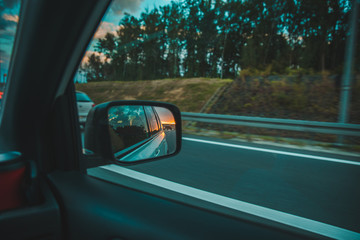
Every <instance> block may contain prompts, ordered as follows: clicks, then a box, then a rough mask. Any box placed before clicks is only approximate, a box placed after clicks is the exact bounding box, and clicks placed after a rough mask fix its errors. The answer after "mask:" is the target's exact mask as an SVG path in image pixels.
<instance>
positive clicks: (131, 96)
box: [76, 78, 232, 112]
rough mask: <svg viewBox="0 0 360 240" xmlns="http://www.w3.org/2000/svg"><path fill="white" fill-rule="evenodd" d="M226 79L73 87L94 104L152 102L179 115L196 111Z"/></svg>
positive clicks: (171, 80)
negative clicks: (173, 108) (172, 106)
mask: <svg viewBox="0 0 360 240" xmlns="http://www.w3.org/2000/svg"><path fill="white" fill-rule="evenodd" d="M231 82H232V80H230V79H214V78H190V79H163V80H152V81H131V82H120V81H112V82H91V83H86V84H76V90H79V91H82V92H85V93H87V94H88V95H89V97H90V98H91V99H92V100H93V101H94V102H95V103H96V104H99V103H103V102H109V101H115V100H152V101H163V102H169V103H173V104H175V105H177V106H178V107H179V108H180V110H181V111H183V112H199V111H200V110H201V108H202V107H203V106H204V104H205V103H206V102H207V101H208V100H209V99H210V98H211V96H212V95H213V94H214V93H215V92H216V91H217V90H218V89H219V88H221V87H223V86H224V85H226V84H229V83H231Z"/></svg>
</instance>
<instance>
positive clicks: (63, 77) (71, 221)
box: [0, 0, 321, 239]
mask: <svg viewBox="0 0 360 240" xmlns="http://www.w3.org/2000/svg"><path fill="white" fill-rule="evenodd" d="M108 4H109V2H108V1H96V0H86V1H85V0H79V1H76V2H74V1H69V0H65V1H51V2H50V1H47V0H36V1H31V3H30V1H24V2H23V6H22V11H21V16H20V19H21V20H20V22H19V30H18V34H17V39H16V43H15V46H14V56H13V62H12V65H11V68H10V74H9V83H8V86H7V89H6V92H7V95H6V96H5V100H4V101H5V104H4V106H3V116H2V122H1V127H0V131H1V132H0V133H1V144H0V145H1V148H2V149H1V150H2V152H10V151H14V150H16V151H18V152H20V153H21V154H22V156H23V159H24V161H25V162H26V163H27V164H28V165H27V166H28V176H29V178H28V181H27V186H25V188H26V189H32V190H31V192H35V194H34V196H38V197H34V198H31V197H30V198H29V199H28V202H27V204H25V205H23V206H21V207H20V208H18V209H12V210H8V211H7V212H2V213H1V215H0V229H1V234H2V235H3V236H4V239H303V238H314V237H317V238H320V237H321V236H320V235H317V234H316V233H313V232H312V233H311V232H308V231H305V230H302V229H299V228H295V227H292V226H289V225H286V224H283V223H279V222H274V221H271V220H268V219H264V218H261V217H258V216H254V215H251V214H247V213H244V212H239V211H235V210H234V209H230V208H227V207H226V206H224V205H219V204H216V200H214V201H212V202H211V201H205V200H204V199H201V198H196V197H194V196H193V195H188V194H184V192H182V191H180V189H179V188H181V186H179V185H176V184H175V185H171V186H170V187H167V188H166V187H159V186H156V185H153V184H150V183H148V182H146V181H144V180H141V179H140V178H137V179H136V176H140V175H139V174H137V173H135V172H132V171H130V170H126V169H123V168H117V166H113V165H108V166H105V167H93V168H89V169H87V168H88V167H87V166H88V164H89V161H90V159H88V158H87V157H86V156H84V155H83V154H82V146H81V131H80V128H79V121H78V115H77V106H76V98H75V88H74V84H73V81H72V80H73V75H74V72H75V70H76V68H77V66H78V63H79V62H80V59H81V57H82V55H83V53H84V51H85V48H86V46H87V43H88V42H89V40H90V38H91V36H92V34H93V33H94V31H95V29H96V26H97V24H98V23H99V22H100V20H101V17H102V15H103V14H104V12H105V10H106V7H107V6H108ZM29 89H31V91H29ZM164 161H165V160H164ZM109 168H112V171H109V170H108V169H109ZM114 169H118V170H117V171H114ZM2 184H5V183H2ZM173 187H174V188H177V190H176V191H175V190H174V189H173ZM183 190H184V189H183ZM185 190H186V191H191V189H185ZM36 193H38V195H36ZM209 198H211V197H209ZM30 200H31V201H30Z"/></svg>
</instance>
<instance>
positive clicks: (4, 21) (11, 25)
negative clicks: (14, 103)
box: [0, 0, 20, 116]
mask: <svg viewBox="0 0 360 240" xmlns="http://www.w3.org/2000/svg"><path fill="white" fill-rule="evenodd" d="M19 13H20V1H17V0H15V1H0V110H1V108H2V100H3V98H4V96H5V95H6V92H5V85H6V83H7V80H8V74H9V73H8V71H9V67H10V59H11V54H12V52H13V51H12V49H13V45H14V41H15V33H16V28H17V25H18V22H19ZM1 114H2V113H1V112H0V116H1Z"/></svg>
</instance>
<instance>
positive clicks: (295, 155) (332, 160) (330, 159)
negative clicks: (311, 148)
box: [182, 137, 360, 166]
mask: <svg viewBox="0 0 360 240" xmlns="http://www.w3.org/2000/svg"><path fill="white" fill-rule="evenodd" d="M182 139H183V140H187V141H193V142H200V143H207V144H214V145H220V146H224V147H233V148H241V149H247V150H254V151H260V152H268V153H276V154H282V155H289V156H294V157H302V158H311V159H316V160H321V161H328V162H336V163H344V164H351V165H357V166H360V162H354V161H349V160H343V159H337V158H329V157H321V156H316V155H310V154H302V153H293V152H285V151H279V150H272V149H266V148H258V147H249V146H242V145H236V144H230V143H222V142H215V141H208V140H201V139H195V138H187V137H183V138H182Z"/></svg>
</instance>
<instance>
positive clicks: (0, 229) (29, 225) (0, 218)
mask: <svg viewBox="0 0 360 240" xmlns="http://www.w3.org/2000/svg"><path fill="white" fill-rule="evenodd" d="M43 180H44V179H43ZM41 182H42V184H41V193H42V201H41V203H40V204H37V205H34V206H27V207H23V208H18V209H12V210H9V211H4V212H1V213H0V233H1V238H2V239H61V233H62V223H61V213H60V207H59V205H58V203H57V201H56V199H55V197H54V195H53V192H52V191H51V189H50V187H49V185H48V184H47V183H46V182H45V181H41Z"/></svg>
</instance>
